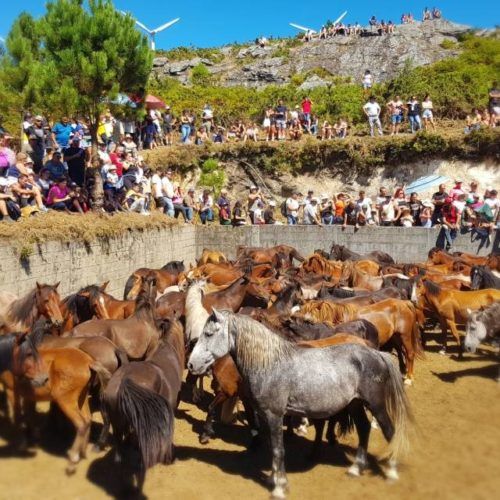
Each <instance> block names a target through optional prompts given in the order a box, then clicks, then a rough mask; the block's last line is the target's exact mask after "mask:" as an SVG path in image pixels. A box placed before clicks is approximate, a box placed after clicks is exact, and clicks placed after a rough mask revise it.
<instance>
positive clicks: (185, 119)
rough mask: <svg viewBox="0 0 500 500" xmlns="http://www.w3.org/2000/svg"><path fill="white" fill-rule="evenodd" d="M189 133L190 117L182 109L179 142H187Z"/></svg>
mask: <svg viewBox="0 0 500 500" xmlns="http://www.w3.org/2000/svg"><path fill="white" fill-rule="evenodd" d="M190 135H191V118H190V116H189V112H188V111H186V110H184V111H183V112H182V115H181V142H182V143H183V144H188V143H189V137H190Z"/></svg>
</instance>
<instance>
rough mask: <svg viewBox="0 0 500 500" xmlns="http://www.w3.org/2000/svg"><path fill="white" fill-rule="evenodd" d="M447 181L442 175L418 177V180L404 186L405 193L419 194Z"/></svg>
mask: <svg viewBox="0 0 500 500" xmlns="http://www.w3.org/2000/svg"><path fill="white" fill-rule="evenodd" d="M449 181H450V179H449V178H448V177H445V176H443V175H427V176H425V177H420V179H417V180H416V181H413V182H412V183H411V184H409V185H408V186H406V187H405V191H406V192H407V193H421V192H423V191H427V190H429V189H431V188H433V187H435V186H439V184H444V183H446V182H449Z"/></svg>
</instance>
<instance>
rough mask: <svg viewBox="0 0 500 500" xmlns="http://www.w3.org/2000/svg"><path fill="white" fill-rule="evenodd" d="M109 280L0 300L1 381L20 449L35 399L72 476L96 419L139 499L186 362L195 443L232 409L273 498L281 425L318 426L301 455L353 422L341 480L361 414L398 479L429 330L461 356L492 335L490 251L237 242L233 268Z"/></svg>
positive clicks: (494, 276)
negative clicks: (198, 412) (50, 420)
mask: <svg viewBox="0 0 500 500" xmlns="http://www.w3.org/2000/svg"><path fill="white" fill-rule="evenodd" d="M107 284H108V283H107V282H106V283H103V284H101V285H90V286H86V287H84V288H82V289H81V290H79V291H78V292H76V293H74V294H71V295H69V296H68V297H65V298H61V297H60V296H59V293H58V291H57V289H58V285H59V284H55V285H47V284H40V283H37V284H36V287H35V288H34V289H33V290H31V291H30V292H29V293H27V294H26V295H25V296H23V297H16V296H14V295H13V294H10V293H7V292H0V382H1V385H2V386H3V389H4V391H5V395H6V400H7V405H6V408H5V412H6V414H7V416H8V417H9V418H11V419H12V421H13V423H14V425H15V426H16V428H18V429H19V433H18V436H19V438H18V443H17V445H18V446H20V447H26V446H30V445H32V443H33V440H34V439H35V440H36V431H37V429H36V428H35V427H34V425H33V423H34V421H35V419H34V416H35V414H36V403H37V402H38V401H50V402H51V404H52V405H54V406H55V407H57V408H58V409H59V410H60V411H61V412H62V413H63V414H64V415H65V417H66V418H67V419H68V420H69V421H70V422H71V424H72V425H73V426H74V429H75V439H74V441H73V444H72V445H71V447H70V449H69V450H68V465H67V469H66V472H67V473H68V474H71V473H73V472H74V471H75V470H76V466H77V464H78V462H79V461H80V460H81V459H82V458H84V457H85V454H86V449H87V445H88V443H89V438H90V430H91V424H92V412H93V411H94V412H99V413H100V414H101V418H102V423H103V425H102V431H101V433H100V435H99V437H98V439H97V442H96V443H95V445H96V446H97V447H98V448H101V449H103V448H105V447H106V446H111V447H112V449H113V453H114V457H115V463H116V466H117V467H121V468H122V470H123V476H122V477H123V478H124V480H126V481H129V483H130V484H129V485H128V486H129V487H130V488H132V489H134V490H136V491H142V487H143V484H144V480H145V475H146V471H147V469H148V468H150V467H152V466H153V465H155V464H157V463H163V464H169V463H171V462H172V461H173V459H174V446H173V432H174V422H175V417H174V415H175V410H176V408H177V405H178V402H179V398H180V391H181V386H182V384H183V375H184V371H185V369H186V367H187V368H188V369H189V373H188V374H187V377H186V380H185V384H186V385H187V386H188V387H190V398H191V399H192V402H193V403H194V404H197V403H199V401H200V397H201V395H202V394H203V377H204V376H211V377H212V379H213V382H212V387H213V388H214V396H213V399H212V401H211V403H210V405H209V407H208V411H207V417H206V421H205V424H204V426H203V431H202V433H201V434H200V436H199V440H200V443H202V444H206V443H208V442H209V441H210V439H212V438H213V437H215V435H216V434H215V429H214V422H215V419H216V416H217V410H218V409H220V410H221V419H222V420H223V421H225V422H227V421H230V420H231V414H232V411H233V410H234V408H235V406H236V402H237V401H238V400H241V402H242V404H243V406H244V409H245V417H246V422H247V423H248V427H249V431H250V432H249V443H250V446H258V445H259V443H260V438H261V433H262V432H263V431H267V433H268V434H269V437H270V442H271V449H272V458H273V459H272V477H271V479H272V486H273V496H274V497H276V498H283V497H284V496H285V494H286V490H287V479H286V474H285V465H284V454H285V452H284V444H283V425H284V424H286V426H287V430H286V432H294V429H295V431H296V432H299V433H300V432H307V425H308V424H309V421H310V422H311V423H312V424H313V425H314V427H315V430H316V438H315V441H314V445H313V450H312V452H313V453H312V456H315V455H316V454H317V453H319V450H320V448H321V446H322V439H323V431H324V427H325V425H326V424H328V429H327V438H328V441H329V442H330V443H331V444H335V442H336V438H337V435H342V434H344V433H346V432H349V431H351V430H352V429H355V430H356V432H357V434H358V437H359V447H358V451H357V454H356V458H355V461H354V463H353V464H352V465H351V467H350V468H349V470H348V472H349V473H350V474H351V475H354V476H359V475H360V474H361V473H362V472H363V470H364V469H365V468H366V467H367V448H368V440H369V435H370V429H371V424H370V419H369V416H368V414H367V412H369V415H371V419H372V424H374V423H378V425H379V426H380V429H381V431H382V433H383V435H384V437H385V439H386V440H387V442H388V443H389V445H390V454H389V458H388V460H387V462H386V464H385V467H384V469H383V470H384V473H385V475H386V476H387V478H388V479H397V477H398V472H397V460H398V457H399V456H400V455H401V453H403V452H404V451H405V449H407V447H408V432H409V429H410V428H411V423H412V421H413V417H412V412H411V408H410V404H409V401H408V398H407V395H406V391H405V389H404V386H405V385H411V384H412V383H413V381H414V365H415V362H416V361H417V360H418V359H419V358H422V357H423V356H424V355H425V343H426V337H427V335H428V334H427V333H426V330H429V329H430V328H433V327H435V326H436V325H439V326H440V328H441V353H443V354H446V352H447V349H448V346H447V337H448V332H449V333H451V335H452V336H453V338H454V340H455V341H456V344H457V349H458V355H459V356H462V353H463V350H464V348H465V350H466V351H468V352H474V351H475V350H476V348H477V346H478V345H479V343H480V342H482V341H484V340H485V339H486V338H487V337H490V338H491V339H495V338H496V339H498V337H499V336H500V320H499V318H500V256H498V255H490V256H488V257H479V256H475V255H470V254H466V253H460V252H457V253H454V254H449V253H447V252H445V251H443V250H440V249H437V248H433V249H431V250H430V251H429V254H428V259H427V261H426V262H420V263H413V264H408V263H405V264H399V263H396V262H394V260H393V258H392V257H391V256H390V255H388V254H386V253H383V252H379V251H374V252H370V253H368V254H365V255H360V254H357V253H355V252H352V251H350V250H349V249H348V248H346V247H343V246H340V245H336V244H334V245H333V246H332V248H331V250H330V252H325V251H322V250H317V251H315V252H314V254H313V255H311V256H309V257H307V258H305V257H304V256H302V255H301V254H300V253H299V252H298V251H297V250H296V249H295V248H293V247H290V246H287V245H278V246H275V247H272V248H251V247H239V248H238V250H237V258H236V260H229V259H227V258H226V256H225V255H223V254H222V253H221V252H216V251H210V250H204V251H203V254H202V255H201V257H200V259H199V261H198V262H197V264H196V266H193V265H190V266H189V269H187V268H186V267H185V266H184V263H183V262H179V261H173V262H169V263H168V264H167V265H165V266H164V267H163V268H161V269H149V268H141V269H137V270H136V271H135V272H134V273H133V274H132V275H131V276H130V277H129V279H128V280H127V282H126V286H125V292H124V297H123V299H117V298H115V297H113V296H112V295H110V294H108V293H107V292H106V287H107ZM463 327H465V331H466V336H465V340H464V341H463V342H462V339H461V336H460V332H459V328H463ZM391 351H394V352H395V353H396V356H397V359H398V365H399V366H398V367H396V365H395V364H394V363H393V361H392V356H391V354H390V353H391ZM308 419H309V420H308Z"/></svg>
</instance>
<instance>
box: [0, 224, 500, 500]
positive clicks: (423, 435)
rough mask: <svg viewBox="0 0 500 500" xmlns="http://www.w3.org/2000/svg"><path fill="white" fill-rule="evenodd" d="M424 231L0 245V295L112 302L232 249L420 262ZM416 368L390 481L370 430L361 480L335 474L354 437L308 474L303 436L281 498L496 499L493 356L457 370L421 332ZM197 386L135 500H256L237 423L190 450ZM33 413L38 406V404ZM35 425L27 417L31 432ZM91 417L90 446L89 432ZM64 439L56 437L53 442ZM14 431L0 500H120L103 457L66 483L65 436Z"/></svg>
mask: <svg viewBox="0 0 500 500" xmlns="http://www.w3.org/2000/svg"><path fill="white" fill-rule="evenodd" d="M437 236H438V232H437V231H436V230H428V229H419V228H413V229H410V230H407V229H404V228H401V229H400V228H383V227H378V228H374V229H372V228H361V230H359V231H357V232H353V231H352V229H351V228H347V229H346V230H345V231H342V230H341V229H340V228H337V227H331V228H321V227H306V226H296V227H288V226H274V227H273V226H269V227H244V228H224V227H218V226H213V227H199V226H174V227H172V228H169V229H162V230H154V231H148V232H130V233H128V234H125V235H123V236H122V237H119V238H113V239H109V240H98V241H95V242H89V243H80V242H73V243H69V244H66V243H60V242H48V243H43V244H40V245H38V246H35V247H34V252H33V253H32V254H31V255H30V256H29V257H28V258H27V259H24V260H22V259H20V258H19V255H18V253H17V251H16V249H14V248H12V247H10V246H8V245H3V246H2V245H0V276H1V277H2V281H1V283H0V289H2V290H5V291H10V292H12V293H16V294H23V293H26V292H27V291H28V290H30V289H32V288H33V287H34V285H35V282H37V281H38V282H42V283H50V284H53V283H56V282H58V281H61V284H60V288H59V292H60V294H61V296H65V295H67V294H69V293H72V292H75V291H76V290H78V289H80V288H81V287H83V286H86V285H89V284H92V283H102V282H105V281H108V280H109V285H108V288H107V290H108V291H109V293H111V294H113V295H114V296H116V297H119V298H121V296H122V294H123V288H124V285H125V281H126V279H127V278H128V276H130V274H131V273H132V272H133V271H134V270H136V269H137V268H140V267H143V266H144V267H146V266H147V267H151V268H158V267H161V266H163V265H164V264H166V263H167V262H169V261H172V260H184V262H185V264H186V265H189V264H195V261H196V259H197V258H198V257H199V256H200V254H201V253H202V250H203V249H204V248H209V249H213V250H219V251H222V252H224V253H225V254H226V255H227V256H228V257H229V258H232V257H234V256H235V255H236V250H237V247H238V246H239V245H244V246H249V247H250V246H261V247H270V246H273V245H277V244H287V245H291V246H294V247H295V248H296V249H298V250H299V252H300V253H301V254H302V255H304V256H307V255H309V254H311V253H312V252H313V251H314V250H315V249H317V248H319V249H323V250H329V248H330V246H331V245H332V243H338V244H342V245H346V246H348V247H349V248H350V249H351V250H353V251H356V252H361V253H366V252H370V251H372V250H380V251H384V252H387V253H389V254H390V255H392V256H393V257H394V259H395V260H396V261H398V262H420V261H425V260H426V259H427V252H428V250H429V249H430V248H431V247H433V246H434V245H435V243H436V239H437ZM495 248H496V249H497V251H498V236H497V238H496V239H495V240H493V241H491V243H489V244H488V245H487V246H484V247H480V243H479V242H473V241H471V237H470V235H461V236H459V238H458V239H457V241H456V249H457V250H458V251H465V252H470V253H474V254H479V255H486V254H489V253H490V252H491V251H492V249H495ZM426 335H427V347H426V353H425V358H424V359H420V360H418V362H417V363H416V365H415V379H416V381H415V383H414V385H413V386H411V387H408V388H406V393H407V395H408V398H409V400H410V403H411V406H412V409H413V412H414V415H415V420H416V423H417V426H416V429H415V432H414V433H413V434H412V436H411V449H410V452H409V454H408V455H407V456H406V458H405V459H404V460H403V461H402V463H401V467H400V477H401V479H400V481H399V482H397V483H390V482H388V481H386V480H385V478H384V476H383V474H382V473H381V469H380V467H379V465H378V462H377V460H378V459H379V458H380V457H381V456H383V454H384V452H385V451H386V445H385V440H384V438H383V436H382V433H381V431H380V430H376V429H374V430H373V431H372V433H371V434H372V436H371V441H370V447H369V457H368V462H369V467H368V469H367V470H366V471H365V473H364V475H363V476H362V477H359V478H352V477H349V476H347V475H346V469H347V467H348V466H349V464H350V463H351V462H352V460H353V459H354V456H355V453H356V447H357V437H356V434H355V433H351V434H349V435H348V436H346V437H345V438H342V439H341V440H340V445H339V446H336V447H330V446H328V445H327V444H326V443H324V444H323V447H322V450H321V455H320V456H319V458H318V460H317V461H316V462H315V463H312V462H311V461H310V460H309V452H310V450H311V445H312V440H313V436H314V432H313V429H312V427H310V428H309V429H308V432H307V436H305V437H303V436H299V435H297V434H294V435H292V436H291V437H288V438H287V439H286V440H285V447H286V469H287V472H288V476H289V481H290V488H291V493H290V496H289V498H290V499H292V500H293V499H299V498H301V499H304V498H306V499H312V500H316V499H317V500H322V499H324V498H327V497H332V496H334V495H335V497H336V498H340V499H349V500H352V499H355V500H356V499H361V498H370V499H372V498H373V499H377V500H378V499H382V498H383V499H387V500H392V499H401V498H405V497H411V498H412V499H424V498H428V497H429V496H431V495H434V496H439V498H440V499H443V500H448V499H449V500H456V499H460V500H461V499H464V500H465V499H467V500H468V499H471V498H474V499H478V500H483V499H484V500H489V499H492V498H495V497H496V496H497V494H498V486H499V479H498V473H497V471H498V463H499V461H500V451H499V449H498V441H499V438H500V434H499V430H498V425H497V418H496V416H497V415H498V414H499V412H500V398H499V397H498V396H499V392H498V391H499V387H500V386H499V385H498V384H497V383H496V382H495V380H494V379H495V377H496V375H497V369H498V363H497V361H496V360H495V357H494V353H493V349H492V348H490V347H485V348H482V349H480V350H479V351H478V353H476V354H475V355H471V354H466V355H465V356H464V358H463V359H462V360H458V358H457V357H456V356H455V355H451V356H450V355H448V356H441V355H440V354H438V350H439V342H438V341H439V335H438V333H437V332H434V331H431V332H427V333H426ZM208 385H209V384H208V383H207V382H205V392H204V397H203V401H202V403H201V404H200V405H199V406H195V405H193V404H191V403H187V402H186V400H189V395H187V394H182V399H181V403H180V405H179V408H178V410H177V411H176V419H175V434H174V443H175V447H176V450H175V455H176V461H175V463H174V464H172V465H170V466H162V465H159V466H156V467H154V468H153V469H151V470H150V471H149V473H148V476H147V479H146V483H145V485H144V491H143V493H144V495H145V497H147V498H149V499H151V500H156V499H160V498H168V499H170V498H186V499H191V498H193V499H194V498H196V499H202V500H204V499H210V500H211V499H219V498H221V497H224V498H235V497H237V498H242V499H246V498H267V497H268V494H269V493H268V491H266V489H264V488H263V486H264V485H265V484H266V478H265V476H264V473H265V474H266V475H267V473H268V472H269V471H270V469H271V461H270V453H269V450H268V448H267V447H266V446H263V447H261V448H259V449H258V450H254V451H250V450H247V448H246V446H247V444H248V436H247V433H246V432H245V431H244V430H243V429H242V424H241V422H235V423H234V424H232V425H223V424H219V423H217V424H216V431H217V437H216V438H215V439H212V440H211V441H210V442H209V443H208V444H206V445H202V444H200V443H199V441H198V434H199V432H200V430H201V428H202V425H203V422H204V420H205V411H206V409H207V406H208V402H209V401H210V397H209V394H208V393H207V391H209V390H210V389H209V388H208ZM39 409H40V410H42V411H45V410H47V409H48V405H47V404H42V405H39ZM43 419H44V415H43V414H41V415H39V420H40V421H41V422H43ZM96 421H97V422H98V421H99V418H96V417H95V416H94V425H93V428H92V437H91V441H95V440H96V438H97V435H98V434H99V431H100V423H97V422H96ZM61 434H64V433H61ZM15 435H16V429H15V428H14V427H13V426H12V424H11V423H10V422H9V421H8V419H7V418H5V417H0V462H1V466H0V484H1V485H2V488H1V489H0V499H3V498H5V499H13V498H15V499H17V498H19V499H21V498H22V499H23V500H25V499H26V500H31V499H38V498H41V497H43V498H46V499H49V500H50V499H56V498H58V499H59V498H67V499H77V498H85V499H101V498H124V496H123V490H122V487H123V482H122V481H121V478H120V476H119V474H117V473H116V472H117V469H116V465H115V464H114V463H113V460H114V457H113V453H112V452H110V450H109V448H107V449H106V450H104V451H100V452H94V451H91V450H90V449H89V451H88V454H87V458H86V460H84V461H83V462H82V464H81V466H80V467H79V468H78V469H77V471H76V472H75V474H74V475H73V476H71V477H67V476H66V475H65V473H64V469H65V465H66V463H67V460H66V455H65V454H66V450H67V448H68V444H69V443H70V442H71V440H72V436H71V432H70V433H68V436H67V437H64V438H61V436H60V435H59V431H58V430H54V429H49V430H48V431H47V432H45V431H44V433H43V434H42V436H41V439H40V444H39V446H37V447H36V448H35V449H32V450H31V449H30V451H29V452H21V451H19V450H17V449H16V448H15V447H14V446H12V444H11V441H12V438H13V437H15Z"/></svg>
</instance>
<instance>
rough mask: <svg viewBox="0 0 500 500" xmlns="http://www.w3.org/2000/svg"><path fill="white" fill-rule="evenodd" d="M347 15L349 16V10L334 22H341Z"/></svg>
mask: <svg viewBox="0 0 500 500" xmlns="http://www.w3.org/2000/svg"><path fill="white" fill-rule="evenodd" d="M345 16H347V10H346V11H345V12H344V13H343V14H342V15H341V16H340V17H339V18H338V19H337V20H336V21H333V24H337V23H340V21H342V19H344V17H345Z"/></svg>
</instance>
